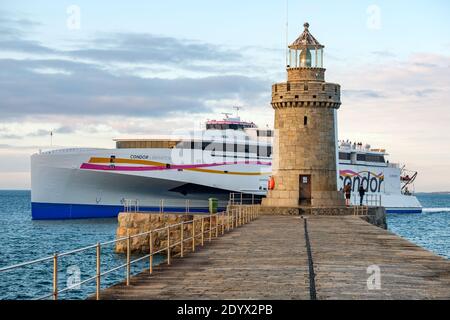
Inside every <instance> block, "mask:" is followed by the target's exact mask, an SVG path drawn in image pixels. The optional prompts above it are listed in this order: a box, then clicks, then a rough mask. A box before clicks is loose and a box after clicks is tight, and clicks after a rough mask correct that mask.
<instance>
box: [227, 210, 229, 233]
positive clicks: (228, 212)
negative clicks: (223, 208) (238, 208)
mask: <svg viewBox="0 0 450 320" xmlns="http://www.w3.org/2000/svg"><path fill="white" fill-rule="evenodd" d="M227 232H230V209H228V208H227Z"/></svg>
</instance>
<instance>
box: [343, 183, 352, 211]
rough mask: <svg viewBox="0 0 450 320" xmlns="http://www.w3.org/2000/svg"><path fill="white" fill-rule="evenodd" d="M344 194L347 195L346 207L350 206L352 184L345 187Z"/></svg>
mask: <svg viewBox="0 0 450 320" xmlns="http://www.w3.org/2000/svg"><path fill="white" fill-rule="evenodd" d="M344 193H345V205H346V206H349V205H350V197H351V195H352V185H351V183H350V182H349V183H347V185H346V186H345V187H344Z"/></svg>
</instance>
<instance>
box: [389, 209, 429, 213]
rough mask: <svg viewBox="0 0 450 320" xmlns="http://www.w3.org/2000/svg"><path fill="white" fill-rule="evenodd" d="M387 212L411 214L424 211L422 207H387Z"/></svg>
mask: <svg viewBox="0 0 450 320" xmlns="http://www.w3.org/2000/svg"><path fill="white" fill-rule="evenodd" d="M386 213H393V214H394V213H401V214H411V213H422V209H406V208H405V209H386Z"/></svg>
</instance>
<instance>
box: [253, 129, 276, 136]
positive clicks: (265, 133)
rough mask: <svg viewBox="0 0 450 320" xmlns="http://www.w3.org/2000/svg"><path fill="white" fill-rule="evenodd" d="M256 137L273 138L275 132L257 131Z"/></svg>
mask: <svg viewBox="0 0 450 320" xmlns="http://www.w3.org/2000/svg"><path fill="white" fill-rule="evenodd" d="M256 135H257V136H258V137H273V131H272V130H258V131H256Z"/></svg>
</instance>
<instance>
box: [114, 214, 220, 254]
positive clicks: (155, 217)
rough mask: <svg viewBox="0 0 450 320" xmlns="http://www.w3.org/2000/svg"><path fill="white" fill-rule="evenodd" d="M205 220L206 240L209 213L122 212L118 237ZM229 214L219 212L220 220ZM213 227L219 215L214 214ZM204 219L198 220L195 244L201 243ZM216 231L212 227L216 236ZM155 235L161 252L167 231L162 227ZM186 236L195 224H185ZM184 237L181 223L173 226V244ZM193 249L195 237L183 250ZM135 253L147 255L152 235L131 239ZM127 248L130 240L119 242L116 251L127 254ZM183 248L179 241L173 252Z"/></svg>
mask: <svg viewBox="0 0 450 320" xmlns="http://www.w3.org/2000/svg"><path fill="white" fill-rule="evenodd" d="M201 217H205V219H204V231H205V239H208V237H209V231H208V230H209V225H210V218H209V216H208V215H201V214H198V215H189V214H168V213H165V214H156V213H139V212H136V213H135V212H122V213H120V214H119V217H118V226H117V232H116V236H117V238H122V237H127V235H128V234H129V235H131V236H133V235H136V234H139V233H144V232H147V231H150V230H156V229H160V228H164V227H167V226H169V225H175V224H178V223H180V222H182V221H192V220H193V219H194V218H195V219H200V218H201ZM225 217H226V216H223V215H220V216H219V218H218V223H219V224H222V223H223V222H224V219H225ZM211 223H212V227H213V228H215V226H216V216H212V217H211ZM201 228H202V227H201V221H200V220H198V222H197V221H196V223H195V233H196V239H195V243H196V245H198V244H200V243H201ZM214 232H215V230H213V235H214ZM152 237H153V239H152V240H153V251H154V252H155V251H158V250H160V249H163V248H166V247H167V230H166V229H165V230H162V231H158V232H154V233H153V234H152ZM183 237H184V239H187V238H190V237H192V223H186V224H184V225H183ZM180 239H181V225H180V226H176V227H172V228H170V243H171V244H174V243H177V242H180ZM190 248H192V240H189V241H185V242H184V250H186V251H188V250H189V249H190ZM130 249H131V252H132V253H145V254H148V253H149V250H150V235H149V234H147V235H143V236H139V237H135V238H132V239H131V246H130ZM126 251H127V241H126V240H123V241H119V242H117V243H116V252H117V253H126ZM180 251H181V246H180V244H179V245H177V246H174V247H173V248H172V249H171V254H178V253H179V252H180Z"/></svg>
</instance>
